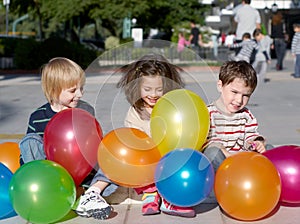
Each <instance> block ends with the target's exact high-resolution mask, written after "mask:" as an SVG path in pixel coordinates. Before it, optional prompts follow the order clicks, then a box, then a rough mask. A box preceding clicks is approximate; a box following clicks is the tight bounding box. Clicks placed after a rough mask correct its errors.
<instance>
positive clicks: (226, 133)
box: [204, 104, 259, 151]
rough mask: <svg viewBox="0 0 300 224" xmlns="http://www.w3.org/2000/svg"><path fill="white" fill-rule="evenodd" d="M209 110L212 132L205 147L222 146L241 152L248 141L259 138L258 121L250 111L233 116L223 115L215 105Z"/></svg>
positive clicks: (209, 106)
mask: <svg viewBox="0 0 300 224" xmlns="http://www.w3.org/2000/svg"><path fill="white" fill-rule="evenodd" d="M208 110H209V113H210V130H209V134H208V137H207V141H206V143H205V144H204V147H207V146H209V145H211V144H213V145H222V147H224V148H225V149H226V150H227V151H240V150H244V149H245V147H246V142H247V141H248V140H252V139H254V138H256V137H257V136H259V133H258V132H257V127H258V124H257V120H256V119H255V117H254V116H253V114H252V113H251V112H250V111H249V110H248V109H246V108H245V109H244V110H242V111H240V112H237V113H236V114H234V115H232V116H228V115H225V114H223V113H222V112H220V111H219V110H218V109H217V107H216V106H215V105H213V104H210V105H208Z"/></svg>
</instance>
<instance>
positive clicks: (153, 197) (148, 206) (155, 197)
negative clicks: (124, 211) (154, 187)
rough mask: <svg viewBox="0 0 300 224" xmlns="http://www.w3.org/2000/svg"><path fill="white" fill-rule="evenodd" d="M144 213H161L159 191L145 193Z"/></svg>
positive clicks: (143, 198)
mask: <svg viewBox="0 0 300 224" xmlns="http://www.w3.org/2000/svg"><path fill="white" fill-rule="evenodd" d="M142 200H143V206H142V214H143V215H155V214H159V213H160V210H159V206H160V202H161V199H160V196H159V194H158V192H157V191H156V192H151V193H144V195H143V197H142Z"/></svg>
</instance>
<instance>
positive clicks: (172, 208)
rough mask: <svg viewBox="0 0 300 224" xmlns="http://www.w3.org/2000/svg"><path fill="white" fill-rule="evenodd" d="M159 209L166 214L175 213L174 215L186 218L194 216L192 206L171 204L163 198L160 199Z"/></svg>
mask: <svg viewBox="0 0 300 224" xmlns="http://www.w3.org/2000/svg"><path fill="white" fill-rule="evenodd" d="M160 210H161V211H162V212H163V213H166V214H168V215H176V216H182V217H188V218H193V217H195V216H196V212H195V210H194V209H193V208H191V207H179V206H176V205H172V204H170V203H169V202H167V201H166V200H165V199H162V203H161V206H160Z"/></svg>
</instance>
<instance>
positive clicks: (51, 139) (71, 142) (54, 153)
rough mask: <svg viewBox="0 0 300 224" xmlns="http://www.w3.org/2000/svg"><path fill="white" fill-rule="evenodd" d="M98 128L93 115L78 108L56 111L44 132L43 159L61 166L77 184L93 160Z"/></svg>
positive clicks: (98, 139) (94, 163) (100, 131)
mask: <svg viewBox="0 0 300 224" xmlns="http://www.w3.org/2000/svg"><path fill="white" fill-rule="evenodd" d="M101 140H102V129H101V126H100V124H99V123H98V121H97V120H96V118H95V117H93V116H92V115H91V114H89V113H88V112H87V111H85V110H82V109H79V108H70V109H66V110H63V111H61V112H59V113H57V114H56V115H55V116H54V117H53V118H52V119H51V120H50V121H49V123H48V125H47V127H46V129H45V133H44V148H45V153H46V156H47V159H49V160H52V161H54V162H57V163H59V164H60V165H62V166H63V167H64V168H65V169H66V170H67V171H68V172H69V173H70V174H71V176H72V177H73V179H74V182H75V184H76V186H78V185H79V184H80V183H81V182H82V181H83V180H84V179H85V177H86V176H87V175H88V174H89V173H90V172H91V171H92V169H93V168H94V166H95V165H96V163H97V151H98V146H99V144H100V142H101Z"/></svg>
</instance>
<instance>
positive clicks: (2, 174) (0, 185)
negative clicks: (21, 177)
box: [0, 163, 16, 219]
mask: <svg viewBox="0 0 300 224" xmlns="http://www.w3.org/2000/svg"><path fill="white" fill-rule="evenodd" d="M12 176H13V173H12V172H11V171H10V169H8V168H7V167H6V166H5V165H3V163H0V219H5V218H9V217H12V216H15V215H16V213H15V211H14V209H13V207H12V204H11V202H10V199H9V193H8V192H9V183H10V180H11V178H12Z"/></svg>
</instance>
